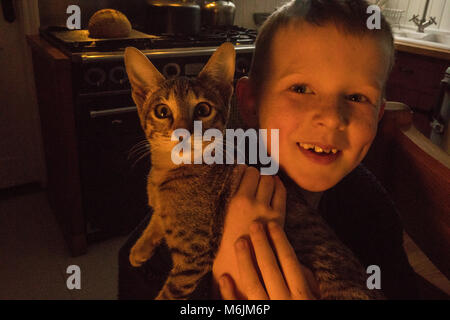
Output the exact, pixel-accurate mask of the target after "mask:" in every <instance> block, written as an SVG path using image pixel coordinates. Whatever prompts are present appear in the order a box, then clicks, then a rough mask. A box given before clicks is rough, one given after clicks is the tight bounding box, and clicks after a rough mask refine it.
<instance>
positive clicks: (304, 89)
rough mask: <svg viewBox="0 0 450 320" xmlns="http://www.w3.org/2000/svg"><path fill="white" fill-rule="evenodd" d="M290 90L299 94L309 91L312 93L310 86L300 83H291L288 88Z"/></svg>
mask: <svg viewBox="0 0 450 320" xmlns="http://www.w3.org/2000/svg"><path fill="white" fill-rule="evenodd" d="M290 89H291V90H292V91H294V92H295V93H300V94H309V93H313V92H312V90H311V89H310V88H308V86H307V85H306V84H300V85H297V84H296V85H293V86H292V87H291V88H290Z"/></svg>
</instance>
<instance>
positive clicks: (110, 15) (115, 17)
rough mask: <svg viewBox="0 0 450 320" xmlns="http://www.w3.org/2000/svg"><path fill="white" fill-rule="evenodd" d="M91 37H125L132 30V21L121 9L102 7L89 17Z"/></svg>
mask: <svg viewBox="0 0 450 320" xmlns="http://www.w3.org/2000/svg"><path fill="white" fill-rule="evenodd" d="M88 28H89V37H91V38H124V37H128V36H129V35H130V32H131V23H130V21H129V20H128V18H127V17H126V16H125V15H124V14H123V13H122V12H120V11H117V10H114V9H102V10H99V11H97V12H96V13H94V14H93V15H92V17H91V19H89V26H88Z"/></svg>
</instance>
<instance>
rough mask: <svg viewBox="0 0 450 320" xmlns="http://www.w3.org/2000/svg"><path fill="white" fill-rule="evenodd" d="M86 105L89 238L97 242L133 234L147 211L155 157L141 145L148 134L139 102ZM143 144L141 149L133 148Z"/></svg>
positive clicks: (85, 177) (84, 184) (84, 182)
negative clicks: (120, 104)
mask: <svg viewBox="0 0 450 320" xmlns="http://www.w3.org/2000/svg"><path fill="white" fill-rule="evenodd" d="M85 106H86V105H85ZM84 110H86V111H87V113H85V114H84V115H85V117H83V118H84V119H87V120H86V122H84V123H82V124H81V125H82V130H81V132H82V134H81V136H82V138H81V139H80V141H81V146H80V147H81V151H82V152H81V154H82V157H81V168H82V175H81V176H82V189H83V190H82V192H83V206H84V212H85V216H86V221H87V223H88V225H87V234H88V241H91V242H92V241H95V240H102V239H105V238H108V237H110V236H114V235H125V234H128V233H129V232H131V231H132V230H133V228H134V227H136V226H137V225H138V223H139V222H140V221H141V220H142V219H143V218H144V216H145V215H146V214H147V213H148V210H149V208H148V204H147V203H148V201H147V194H146V189H147V188H146V181H147V176H148V172H149V170H150V156H149V155H148V154H147V155H145V156H144V153H145V152H144V150H143V149H142V145H141V144H140V143H141V142H144V141H145V136H144V133H143V131H142V129H141V125H140V122H139V118H138V115H137V110H136V107H135V106H133V105H131V106H130V105H128V106H115V107H109V108H98V107H94V106H93V105H90V106H89V107H88V108H84ZM138 144H139V145H140V146H141V148H133V147H136V146H137V145H138ZM133 149H134V152H133ZM147 152H148V149H147Z"/></svg>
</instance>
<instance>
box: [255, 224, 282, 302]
mask: <svg viewBox="0 0 450 320" xmlns="http://www.w3.org/2000/svg"><path fill="white" fill-rule="evenodd" d="M250 238H251V240H252V244H253V248H254V250H255V255H256V260H257V261H258V266H259V269H260V270H261V274H262V278H263V280H264V284H265V286H266V290H267V293H268V295H269V298H270V299H272V300H273V299H275V300H281V299H288V298H289V297H290V293H289V290H288V287H287V286H286V282H285V280H284V278H283V274H282V273H281V271H280V268H279V267H278V262H277V258H276V256H275V254H274V252H273V249H272V247H271V245H270V243H269V240H268V238H267V235H266V231H265V230H264V226H263V225H262V224H261V223H259V222H254V223H253V224H252V225H250Z"/></svg>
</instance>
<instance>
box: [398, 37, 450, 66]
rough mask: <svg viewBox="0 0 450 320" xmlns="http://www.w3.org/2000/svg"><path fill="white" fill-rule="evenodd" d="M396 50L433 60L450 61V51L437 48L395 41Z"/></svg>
mask: <svg viewBox="0 0 450 320" xmlns="http://www.w3.org/2000/svg"><path fill="white" fill-rule="evenodd" d="M394 43H395V49H396V50H398V51H403V52H408V53H413V54H418V55H422V56H427V57H431V58H437V59H444V60H448V61H450V50H445V49H441V48H435V47H431V46H426V45H421V44H417V43H411V42H406V41H400V40H397V39H396V40H394Z"/></svg>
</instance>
